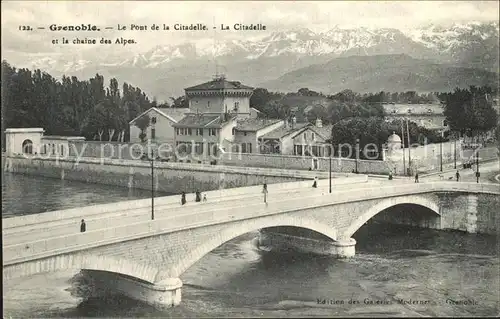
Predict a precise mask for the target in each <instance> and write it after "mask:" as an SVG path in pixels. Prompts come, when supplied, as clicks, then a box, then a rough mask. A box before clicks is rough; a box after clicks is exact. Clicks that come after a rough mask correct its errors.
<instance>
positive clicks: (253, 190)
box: [2, 175, 368, 234]
mask: <svg viewBox="0 0 500 319" xmlns="http://www.w3.org/2000/svg"><path fill="white" fill-rule="evenodd" d="M367 181H368V176H367V175H356V176H350V177H346V178H334V179H332V185H333V186H334V187H335V186H338V185H348V184H358V183H366V182H367ZM327 182H328V181H322V182H321V183H327ZM309 187H311V181H299V182H288V183H277V184H269V185H268V190H269V192H270V193H272V192H273V191H283V190H293V189H300V188H309ZM261 192H262V185H257V186H247V187H238V188H229V189H220V190H214V191H206V192H203V193H204V194H206V195H207V198H208V199H209V200H213V199H218V198H225V197H232V196H235V197H236V196H244V195H256V194H261ZM186 196H187V198H190V197H193V198H194V196H195V194H194V193H189V194H186ZM179 202H180V200H179V197H178V195H174V196H165V197H157V198H155V207H158V208H161V206H162V205H168V204H174V203H179ZM150 208H151V199H150V198H147V199H139V200H129V201H122V202H119V203H110V204H99V205H92V206H87V207H85V211H84V212H83V213H82V208H72V209H65V210H57V211H52V212H46V213H40V214H32V215H26V216H19V217H12V218H5V219H3V220H2V231H3V233H4V234H9V233H12V232H17V231H19V230H18V229H16V228H18V227H21V228H22V227H25V226H28V225H40V224H46V223H52V224H53V223H56V222H58V221H63V220H67V219H75V218H76V219H79V218H87V217H90V216H92V215H103V214H117V213H118V214H123V213H125V212H126V211H135V210H138V209H150ZM21 230H22V229H21Z"/></svg>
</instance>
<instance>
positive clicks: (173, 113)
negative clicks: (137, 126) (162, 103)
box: [129, 107, 191, 124]
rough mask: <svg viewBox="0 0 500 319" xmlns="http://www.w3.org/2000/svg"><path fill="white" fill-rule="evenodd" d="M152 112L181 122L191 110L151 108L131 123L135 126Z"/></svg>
mask: <svg viewBox="0 0 500 319" xmlns="http://www.w3.org/2000/svg"><path fill="white" fill-rule="evenodd" d="M151 111H153V112H156V113H158V114H160V115H161V116H163V117H166V118H168V119H170V120H171V121H174V122H179V121H180V120H181V119H182V118H183V117H184V116H185V115H186V114H187V113H190V112H191V110H190V109H189V108H186V107H185V108H175V107H164V108H156V107H152V108H149V109H147V110H146V111H144V112H142V113H141V114H139V115H138V116H137V117H136V118H135V119H133V120H132V121H130V122H129V123H130V124H133V123H134V122H135V121H136V120H137V119H138V118H140V117H142V116H144V114H146V113H148V112H151Z"/></svg>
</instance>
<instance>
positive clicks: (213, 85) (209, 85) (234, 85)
mask: <svg viewBox="0 0 500 319" xmlns="http://www.w3.org/2000/svg"><path fill="white" fill-rule="evenodd" d="M222 89H233V90H237V89H244V90H253V87H250V86H246V85H243V84H241V82H238V81H228V80H226V79H225V78H222V77H221V78H217V79H214V80H212V81H209V82H205V83H202V84H198V85H195V86H191V87H188V88H186V89H184V90H185V91H198V90H222Z"/></svg>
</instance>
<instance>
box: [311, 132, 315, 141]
mask: <svg viewBox="0 0 500 319" xmlns="http://www.w3.org/2000/svg"><path fill="white" fill-rule="evenodd" d="M311 139H312V140H313V141H314V133H311Z"/></svg>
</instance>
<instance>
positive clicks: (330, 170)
mask: <svg viewBox="0 0 500 319" xmlns="http://www.w3.org/2000/svg"><path fill="white" fill-rule="evenodd" d="M329 172H330V185H329V186H330V193H332V152H331V151H330V169H329Z"/></svg>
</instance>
